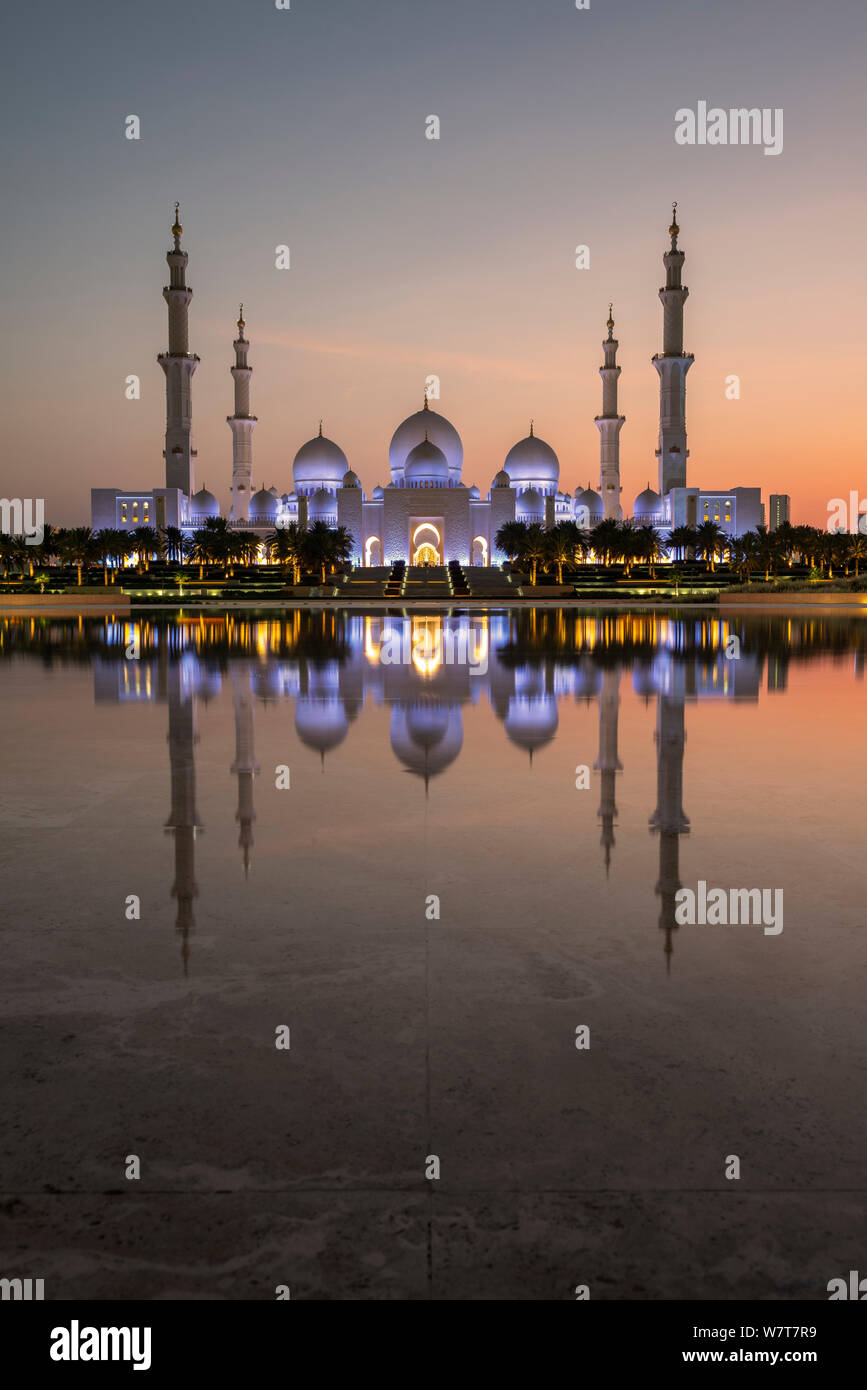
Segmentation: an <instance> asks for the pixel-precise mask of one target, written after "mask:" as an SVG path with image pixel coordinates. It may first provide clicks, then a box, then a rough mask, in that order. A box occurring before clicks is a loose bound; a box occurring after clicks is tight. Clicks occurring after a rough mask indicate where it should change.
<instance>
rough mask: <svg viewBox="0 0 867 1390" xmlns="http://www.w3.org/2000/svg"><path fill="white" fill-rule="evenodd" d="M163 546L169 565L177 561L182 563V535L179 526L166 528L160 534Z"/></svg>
mask: <svg viewBox="0 0 867 1390" xmlns="http://www.w3.org/2000/svg"><path fill="white" fill-rule="evenodd" d="M162 536H163V543H164V545H165V551H166V559H167V560H168V561H169V564H171V563H172V561H177V562H178V563H179V564H181V565H182V564H183V563H184V533H183V531H182V530H181V528H180V526H166V527H165V529H164V530H163V533H162Z"/></svg>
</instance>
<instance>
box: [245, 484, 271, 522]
mask: <svg viewBox="0 0 867 1390" xmlns="http://www.w3.org/2000/svg"><path fill="white" fill-rule="evenodd" d="M276 515H277V498H276V497H275V496H274V493H273V492H272V491H271V490H270V489H269V488H265V487H263V488H260V489H259V491H258V492H254V493H253V496H252V497H251V498H250V520H251V521H252V520H253V518H254V517H264V518H265V519H266V520H273V519H274V518H275V517H276Z"/></svg>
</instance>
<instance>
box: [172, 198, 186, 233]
mask: <svg viewBox="0 0 867 1390" xmlns="http://www.w3.org/2000/svg"><path fill="white" fill-rule="evenodd" d="M183 230H184V229H183V227H182V226H181V205H180V203H175V225H174V226H173V227H172V236H173V237H174V238H175V240H178V239H179V238H180V235H181V233H182V232H183Z"/></svg>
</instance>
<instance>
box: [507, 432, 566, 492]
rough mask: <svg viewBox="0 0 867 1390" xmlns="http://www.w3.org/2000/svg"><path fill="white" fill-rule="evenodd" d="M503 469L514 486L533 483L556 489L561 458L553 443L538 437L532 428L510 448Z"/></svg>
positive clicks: (547, 488) (548, 488) (551, 489)
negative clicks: (555, 451) (547, 442)
mask: <svg viewBox="0 0 867 1390" xmlns="http://www.w3.org/2000/svg"><path fill="white" fill-rule="evenodd" d="M503 471H504V472H506V473H508V475H509V479H510V481H511V483H512V484H513V486H522V485H526V484H531V485H533V486H539V487H542V488H544V489H545V490H547V491H555V490H556V487H557V482H558V480H559V478H560V460H559V459H558V458H557V455H556V454H555V453H554V450H553V449H552V448H551V445H550V444H546V443H545V441H544V439H538V438H537V437H536V435H534V434H533V431H532V428H531V430H530V433H529V434H528V435H527V437H526V439H521V440H519V441H518V443H517V444H515V445H514V446H513V447H512V448H511V449H510V450H509V452H508V454H507V455H506V461H505V463H504V464H503Z"/></svg>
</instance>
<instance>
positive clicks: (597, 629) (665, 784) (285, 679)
mask: <svg viewBox="0 0 867 1390" xmlns="http://www.w3.org/2000/svg"><path fill="white" fill-rule="evenodd" d="M223 621H224V620H223V619H221V620H220V622H221V623H222V622H223ZM621 621H622V620H611V622H610V623H609V622H608V620H604V619H603V620H593V619H583V620H582V622H583V623H584V626H585V630H584V631H583V632H582V633H578V634H577V635H576V634H573V636H575V637H576V640H575V641H574V643H571V644H565V646H566V647H568V648H569V649H568V650H564V644H560V647H559V648H558V647H557V646H556V645H553V646H552V645H551V644H549V643H548V642H547V641H543V642H542V643H541V645H540V644H539V643H538V642H534V641H533V633H532V630H526V629H523V628H522V626H521V625H520V624H517V625H516V622H515V619H514V617H510V616H508V615H503V616H496V615H484V616H479V617H478V618H476V617H474V618H473V619H472V620H470V619H468V618H466V617H461V618H455V619H449V618H448V617H436V618H427V617H426V618H419V617H402V616H398V617H391V618H385V617H377V618H371V617H369V616H363V615H359V616H357V617H356V616H351V617H348V618H347V619H346V621H345V625H344V628H343V631H342V634H341V640H340V641H339V642H337V643H336V644H329V643H324V644H322V645H321V646H320V647H318V649H317V647H316V644H315V643H314V644H309V643H306V642H301V643H299V644H298V646H297V648H296V649H295V650H294V651H286V650H285V647H284V644H281V643H279V642H274V644H273V645H272V643H271V640H270V639H271V637H273V636H274V633H272V632H270V631H269V630H270V629H271V628H272V627H274V626H278V625H273V624H270V623H243V624H240V625H239V628H240V629H241V630H240V631H239V632H237V633H236V634H235V637H236V639H237V640H236V641H235V642H234V643H233V645H232V647H231V655H230V656H229V658H228V660H226V658H225V655H222V654H221V659H220V660H219V661H214V660H213V659H209V656H208V652H207V644H204V647H203V644H202V643H201V642H198V643H195V644H193V643H191V642H190V641H189V636H190V634H189V633H188V632H185V630H184V628H183V627H182V625H180V624H178V625H174V626H172V625H165V626H155V627H154V628H153V629H151V630H150V632H149V633H148V634H145V636H146V638H147V637H150V638H151V639H152V640H151V641H150V642H148V641H147V640H146V641H145V643H144V644H143V646H142V655H141V658H140V660H137V661H132V660H124V659H123V658H122V652H121V648H122V647H123V646H124V645H125V644H126V643H127V642H128V641H129V638H130V636H131V632H130V627H131V624H129V623H119V624H116V625H113V626H114V627H115V628H116V631H114V632H112V631H111V630H107V632H106V636H107V638H108V646H109V647H110V648H113V649H114V651H113V652H112V655H111V656H108V655H107V654H106V653H105V647H103V654H102V655H98V656H96V657H95V660H94V666H95V692H96V699H97V700H98V701H113V702H114V701H122V702H125V701H137V700H144V701H157V702H163V701H165V702H166V703H167V704H168V712H169V733H168V744H169V763H170V769H171V810H170V814H169V817H168V820H167V821H166V832H167V834H170V835H171V836H172V837H173V840H174V848H175V856H174V857H175V875H174V884H173V886H172V895H173V897H174V898H175V899H176V901H177V916H176V926H177V930H178V932H179V933H180V935H181V938H182V943H183V944H182V957H183V960H184V968H185V970H186V968H187V962H188V959H189V937H190V933H191V931H192V929H193V926H194V912H193V905H194V901H195V899H196V897H197V896H198V893H199V886H198V884H197V882H196V877H195V846H196V838H197V835H199V834H200V833H201V832H202V829H203V825H202V822H201V820H200V817H199V811H198V809H197V805H196V770H195V748H196V743H197V733H196V718H197V704H198V702H199V701H203V702H207V701H208V700H209V699H211V698H213V697H215V696H217V695H218V694H219V693H220V691H221V688H222V684H223V680H224V677H225V674H226V672H228V678H229V682H230V684H231V689H232V698H233V705H234V722H235V756H234V760H233V761H232V763H231V768H230V771H231V773H232V775H233V776H234V777H235V778H236V779H237V798H238V805H237V811H236V820H237V822H238V825H239V839H238V845H239V849H240V851H241V862H242V864H243V869H244V873H245V875H246V874H248V873H249V868H250V863H251V857H252V851H253V825H254V822H255V819H256V815H255V810H254V797H253V784H254V778H255V776H256V774H257V772H258V771H259V767H258V764H257V763H256V757H255V750H254V704H255V702H256V701H257V700H258V701H261V702H263V703H269V702H273V701H279V700H283V699H286V698H287V697H288V698H289V699H291V700H292V701H293V702H294V716H295V729H296V732H297V735H298V738H299V739H300V741H301V743H302V744H304V746H305V747H307V748H309V749H311V750H314V751H315V752H316V753H318V755H319V758H320V761H321V764H322V769H323V772H324V771H325V767H326V758H327V756H328V755H329V754H331V753H333V752H334V750H336V749H337V748H338V747H339V746H340V745H341V744H342V743H343V742H344V740H345V739H346V737H347V735H348V734H349V731H350V729H351V726H352V723H353V721H355V720H356V719H357V718H358V715H359V713H360V712H361V710H362V708H363V706H364V703H365V701H366V700H367V699H372V700H373V701H374V702H375V703H377V704H382V705H386V706H390V708H391V726H390V741H391V747H392V750H393V752H394V754H395V756H396V758H397V760H398V762H399V763H400V764H401V765H402V767H403V768H404V769H405V770H406V771H407V772H408V773H410V774H412V775H414V776H416V777H418V778H419V779H420V781H421V782H423V784H424V788H425V795H428V793H429V789H430V784H431V782H432V780H433V779H434V778H436V777H438V776H441V775H442V774H443V773H445V772H446V770H447V769H448V768H449V767H450V766H451V765H452V764H453V763H454V762H455V760H456V759H457V758H458V756H459V755H460V752H461V749H462V747H463V710H464V706H465V705H467V704H469V705H473V704H476V703H477V702H478V701H479V700H481V699H482V698H483V696H485V695H487V698H488V700H489V702H490V705H491V708H492V710H493V712H494V714H495V716H496V718H497V719H498V720H499V721H500V722H501V723H502V725H503V729H504V732H505V735H506V738H507V739H508V740H509V742H510V743H512V744H513V745H515V746H516V747H517V748H519V749H520V750H522V752H524V753H526V754H527V755H528V758H529V760H530V763H532V759H533V755H534V753H536V752H537V751H538V750H539V749H542V748H544V747H545V746H546V745H548V744H550V743H551V742H552V741H553V739H554V738H555V735H556V733H557V728H558V722H559V720H558V703H559V701H561V700H563V699H569V698H572V699H575V700H577V701H581V702H585V703H588V704H589V703H590V702H592V701H594V700H595V701H596V703H597V706H598V712H599V732H598V751H597V757H596V760H595V763H594V767H595V769H596V771H597V772H598V775H599V782H600V804H599V809H598V817H599V821H600V824H601V838H600V844H601V847H602V862H603V864H604V868H605V873H606V875H608V874H609V872H610V867H611V862H612V853H613V850H614V848H615V843H616V838H615V833H614V832H615V826H616V821H617V804H616V781H617V776H618V773H621V772H622V771H623V765H622V763H621V762H620V759H619V757H618V720H619V711H620V701H621V695H620V686H621V679H622V673H623V672H624V671H625V670H628V667H629V665H630V664H631V666H632V681H633V688H634V690H635V692H636V693H637V694H639V695H640V696H643V697H644V698H645V699H646V700H648V701H649V700H655V701H656V732H655V745H656V763H657V805H656V809H655V810H654V812H653V814H652V816H651V817H650V821H649V825H650V830H651V833H653V834H654V835H656V836H658V840H659V875H658V879H657V883H656V893H657V895H658V897H659V899H660V914H659V926H660V928H661V929H662V930H663V931H664V932H665V954H666V957H668V958H670V956H671V952H672V935H673V932H674V931H675V930H676V929H677V928H676V925H675V922H674V909H675V894H676V892H677V890H678V888H679V887H680V886H681V884H680V880H679V846H680V837H681V835H685V834H688V833H689V829H690V823H689V820H688V818H687V816H686V815H685V814H684V810H683V763H684V748H685V740H686V735H685V706H686V704H687V703H688V702H691V701H697V700H700V699H706V698H724V699H732V700H752V701H756V700H758V697H759V690H760V687H761V683H762V674H763V667H764V657H763V656H761V655H756V654H751V653H750V652H748V651H744V652H743V653H742V654H741V657H740V659H739V660H738V661H730V660H727V658H726V655H725V644H726V639H727V635H728V634H727V625H726V624H725V623H722V622H719V621H718V620H713V621H708V620H703V621H702V622H701V623H700V624H698V623H696V624H695V625H693V624H692V623H685V622H684V621H683V620H669V621H667V622H666V621H661V620H659V619H657V618H653V619H652V620H650V621H651V626H650V628H649V629H646V630H644V631H642V630H641V628H640V627H639V628H638V629H637V630H635V629H634V622H635V621H636V620H635V619H634V618H633V631H632V632H631V634H630V633H627V632H626V631H625V630H624V631H619V630H618V623H620V622H621ZM638 621H639V623H640V621H641V620H638ZM647 621H648V620H647V619H646V618H645V619H644V622H645V624H646V623H647ZM469 622H472V625H473V627H474V629H475V631H476V641H475V644H474V645H470V646H469V647H468V648H464V649H463V650H467V651H468V652H469V653H471V654H472V656H473V658H475V662H476V669H475V670H474V668H473V666H472V665H471V664H469V662H468V661H464V662H463V663H462V664H461V663H458V664H448V663H447V662H446V661H445V660H438V659H437V651H438V650H439V652H440V656H442V654H443V651H447V650H448V646H447V644H444V643H442V642H440V644H439V648H438V647H437V643H436V641H431V640H428V642H427V644H426V645H423V643H422V641H421V639H422V638H423V637H424V635H425V632H426V633H427V636H428V638H429V639H430V637H431V635H433V637H434V638H435V637H436V634H437V632H439V634H440V636H441V637H442V634H443V631H444V629H445V628H447V627H448V626H449V624H451V626H452V628H453V629H454V630H455V632H457V630H458V628H459V625H460V624H463V625H464V626H466V624H468V623H469ZM384 624H387V625H388V626H389V627H390V628H391V630H392V632H394V631H395V630H397V631H401V625H406V629H405V631H406V635H408V638H409V639H411V640H409V641H408V642H407V645H406V647H405V648H404V649H405V650H406V651H407V652H409V654H410V659H409V661H408V662H406V663H405V664H386V663H385V662H384V661H383V660H382V659H381V658H382V639H383V625H384ZM109 626H110V627H111V626H112V625H109ZM693 626H695V628H696V629H697V630H696V631H695V632H693V633H692V634H690V633H689V631H688V629H689V628H692V627H693ZM699 629H700V630H699ZM199 635H201V629H200V630H199ZM627 637H631V638H632V639H635V638H638V639H639V640H629V641H627V640H618V639H625V638H627ZM196 647H198V650H196V649H195V648H196ZM275 648H276V652H275ZM455 649H456V650H457V651H458V652H460V651H461V650H462V648H461V647H460V644H459V643H457V644H456V647H455ZM431 651H433V655H432V656H431ZM272 653H274V654H272ZM118 656H120V657H121V659H120V660H118ZM767 684H768V689H769V690H775V689H784V688H785V684H786V663H785V661H780V662H776V663H774V662H771V661H770V660H769V661H768V664H767Z"/></svg>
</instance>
